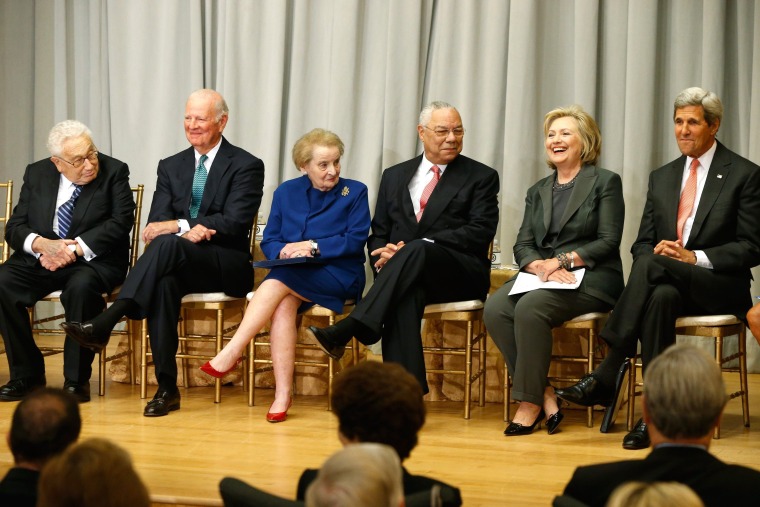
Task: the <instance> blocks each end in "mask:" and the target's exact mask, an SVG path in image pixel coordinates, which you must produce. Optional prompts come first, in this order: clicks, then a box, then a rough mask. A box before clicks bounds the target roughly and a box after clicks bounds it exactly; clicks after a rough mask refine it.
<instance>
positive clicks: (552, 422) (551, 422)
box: [546, 408, 565, 435]
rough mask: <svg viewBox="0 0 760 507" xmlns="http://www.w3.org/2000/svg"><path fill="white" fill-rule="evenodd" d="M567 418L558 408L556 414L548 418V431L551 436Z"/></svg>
mask: <svg viewBox="0 0 760 507" xmlns="http://www.w3.org/2000/svg"><path fill="white" fill-rule="evenodd" d="M564 418H565V414H563V413H562V411H561V410H560V409H559V408H558V409H557V411H556V412H554V413H553V414H552V415H550V416H549V417H547V418H546V430H547V431H548V432H549V434H550V435H551V434H553V433H554V432H555V431H557V428H559V423H561V422H562V419H564Z"/></svg>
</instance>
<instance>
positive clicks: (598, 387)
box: [554, 373, 613, 407]
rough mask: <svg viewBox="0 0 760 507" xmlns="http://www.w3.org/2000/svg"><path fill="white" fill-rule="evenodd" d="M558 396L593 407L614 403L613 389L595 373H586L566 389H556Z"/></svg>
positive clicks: (577, 403)
mask: <svg viewBox="0 0 760 507" xmlns="http://www.w3.org/2000/svg"><path fill="white" fill-rule="evenodd" d="M554 392H555V393H557V397H559V398H562V399H563V400H565V401H569V402H570V403H575V404H576V405H583V406H584V407H593V406H594V405H602V406H604V407H606V406H607V405H609V404H610V403H612V398H613V389H612V388H611V387H608V386H605V385H604V384H602V383H601V382H599V380H597V378H596V377H595V376H594V374H593V373H589V374H588V375H585V376H584V377H583V378H582V379H581V380H580V382H578V383H577V384H575V385H572V386H570V387H566V388H564V389H555V390H554Z"/></svg>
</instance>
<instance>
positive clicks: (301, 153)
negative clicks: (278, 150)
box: [293, 128, 344, 169]
mask: <svg viewBox="0 0 760 507" xmlns="http://www.w3.org/2000/svg"><path fill="white" fill-rule="evenodd" d="M315 146H327V147H329V148H338V151H339V152H340V156H341V157H342V156H343V150H344V146H343V141H341V140H340V137H338V134H336V133H335V132H330V131H329V130H326V129H319V128H317V129H313V130H311V131H309V132H307V133H305V134H304V135H302V136H301V138H300V139H299V140H298V141H296V144H294V145H293V163H294V164H295V165H296V169H301V168H302V167H303V166H305V165H306V164H308V163H309V162H311V159H312V157H313V156H314V147H315Z"/></svg>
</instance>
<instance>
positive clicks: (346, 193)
mask: <svg viewBox="0 0 760 507" xmlns="http://www.w3.org/2000/svg"><path fill="white" fill-rule="evenodd" d="M340 195H342V196H343V197H346V196H347V195H348V187H343V190H341V191H340Z"/></svg>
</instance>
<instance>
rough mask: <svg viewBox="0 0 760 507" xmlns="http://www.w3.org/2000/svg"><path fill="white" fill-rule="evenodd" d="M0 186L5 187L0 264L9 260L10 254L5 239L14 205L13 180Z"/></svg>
mask: <svg viewBox="0 0 760 507" xmlns="http://www.w3.org/2000/svg"><path fill="white" fill-rule="evenodd" d="M0 188H4V189H5V213H3V214H2V215H0V223H1V224H2V226H3V228H2V230H1V231H0V234H2V242H0V248H2V252H0V264H2V263H4V262H5V261H7V260H8V257H9V256H10V251H9V250H10V249H9V248H8V243H7V242H6V241H5V226H6V224H7V223H8V219H9V218H10V217H11V208H12V207H13V180H8V182H7V183H6V182H4V183H0Z"/></svg>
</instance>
